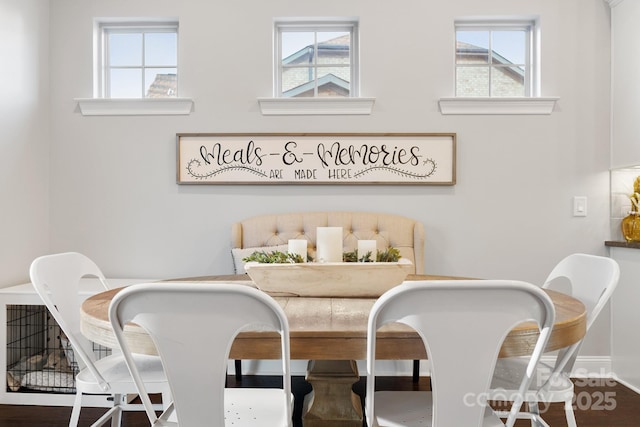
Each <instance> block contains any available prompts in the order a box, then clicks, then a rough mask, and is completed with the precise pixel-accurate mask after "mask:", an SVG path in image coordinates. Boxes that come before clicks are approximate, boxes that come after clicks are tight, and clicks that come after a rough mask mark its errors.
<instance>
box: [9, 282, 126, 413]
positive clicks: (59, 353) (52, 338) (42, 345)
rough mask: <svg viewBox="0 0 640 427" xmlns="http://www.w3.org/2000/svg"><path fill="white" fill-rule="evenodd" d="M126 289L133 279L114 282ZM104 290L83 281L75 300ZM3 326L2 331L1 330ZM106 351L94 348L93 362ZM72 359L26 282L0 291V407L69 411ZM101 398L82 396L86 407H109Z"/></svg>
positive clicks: (46, 311)
mask: <svg viewBox="0 0 640 427" xmlns="http://www.w3.org/2000/svg"><path fill="white" fill-rule="evenodd" d="M114 282H116V283H114V284H113V285H116V286H118V285H120V286H123V285H127V284H130V283H133V280H129V279H119V280H114ZM102 290H104V288H103V287H102V285H101V284H100V282H99V281H98V280H97V279H82V283H81V291H80V293H79V297H81V298H87V297H89V296H91V295H94V294H96V293H97V292H100V291H102ZM3 324H4V326H2V325H3ZM110 351H111V350H110V349H108V348H106V347H101V346H98V345H96V344H94V353H95V355H96V358H101V357H104V356H105V355H107V354H109V353H110ZM77 370H78V366H77V363H76V362H75V355H74V353H73V351H72V349H71V346H70V345H69V343H68V340H67V339H66V337H65V336H64V334H62V331H61V330H60V327H59V326H58V324H57V323H56V322H55V320H54V319H53V317H52V316H51V314H50V313H49V311H48V310H47V309H46V307H45V306H44V305H43V303H42V300H41V299H40V297H39V296H38V294H37V293H36V292H35V289H34V288H33V286H32V285H31V284H30V283H25V284H22V285H16V286H11V287H8V288H2V289H0V378H5V385H4V387H0V404H12V405H49V406H72V405H73V400H74V393H75V384H74V378H75V374H76V373H77ZM108 397H109V396H107V395H105V396H86V397H85V401H86V404H87V405H89V406H96V407H98V406H102V407H108V406H110V405H111V402H109V401H108Z"/></svg>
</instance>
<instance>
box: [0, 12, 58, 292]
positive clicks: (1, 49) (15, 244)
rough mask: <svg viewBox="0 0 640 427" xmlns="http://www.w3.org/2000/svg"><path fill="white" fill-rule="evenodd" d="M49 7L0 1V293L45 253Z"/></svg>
mask: <svg viewBox="0 0 640 427" xmlns="http://www.w3.org/2000/svg"><path fill="white" fill-rule="evenodd" d="M48 38H49V2H48V1H45V0H0V82H1V83H0V200H1V202H0V203H1V204H0V288H1V287H5V286H9V285H15V284H16V283H24V282H27V281H28V278H29V264H30V263H31V261H32V260H33V259H34V258H35V257H37V256H38V255H41V254H42V253H44V252H46V251H47V250H48V248H49V227H48V212H49V81H48V73H49V44H48Z"/></svg>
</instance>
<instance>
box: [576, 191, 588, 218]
mask: <svg viewBox="0 0 640 427" xmlns="http://www.w3.org/2000/svg"><path fill="white" fill-rule="evenodd" d="M573 216H587V197H586V196H574V197H573Z"/></svg>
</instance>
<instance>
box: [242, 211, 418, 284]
mask: <svg viewBox="0 0 640 427" xmlns="http://www.w3.org/2000/svg"><path fill="white" fill-rule="evenodd" d="M317 227H342V231H343V251H344V252H350V251H353V250H355V249H356V248H357V246H358V240H376V241H377V246H378V249H379V250H382V249H384V248H388V247H390V246H391V247H394V248H397V249H398V250H399V251H400V255H401V256H402V257H403V258H405V259H408V260H410V261H411V262H412V263H413V265H414V271H413V272H412V273H415V274H424V227H423V225H422V223H420V222H418V221H416V220H413V219H410V218H406V217H403V216H400V215H393V214H384V213H368V212H301V213H284V214H273V215H260V216H254V217H251V218H247V219H245V220H242V221H240V222H236V223H234V224H233V225H232V226H231V248H232V252H233V254H234V262H235V264H236V268H237V270H238V267H240V265H239V264H238V261H239V260H241V259H242V258H243V257H246V256H248V255H250V254H251V253H252V252H253V251H254V250H265V248H280V249H284V251H286V245H287V243H288V241H289V239H307V240H308V241H309V245H308V249H307V251H308V253H309V254H311V255H312V256H315V251H316V228H317ZM274 250H275V249H274ZM237 272H243V271H242V270H239V271H237Z"/></svg>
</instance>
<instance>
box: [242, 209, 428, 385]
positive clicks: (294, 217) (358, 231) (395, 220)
mask: <svg viewBox="0 0 640 427" xmlns="http://www.w3.org/2000/svg"><path fill="white" fill-rule="evenodd" d="M317 227H342V233H343V251H344V252H350V251H353V250H355V249H356V248H357V245H358V240H376V242H377V246H378V249H379V250H382V249H384V248H388V247H394V248H397V249H398V250H399V251H400V255H401V256H402V257H403V258H405V259H408V260H410V261H411V262H412V263H413V266H414V270H413V271H412V273H415V274H424V245H425V240H424V239H425V237H424V226H423V225H422V223H420V222H418V221H416V220H413V219H411V218H407V217H404V216H401V215H394V214H386V213H370V212H298V213H282V214H271V215H259V216H254V217H251V218H247V219H244V220H242V221H239V222H236V223H234V224H233V225H232V226H231V248H232V249H231V250H232V255H233V259H234V266H235V269H236V273H244V267H243V263H242V258H244V257H247V256H249V255H251V253H253V252H254V251H256V250H268V249H271V250H279V251H282V252H286V250H287V244H288V241H289V239H307V240H308V241H309V244H308V247H307V252H308V253H309V254H310V255H311V256H312V257H314V258H315V251H316V228H317ZM235 366H236V378H238V379H240V378H242V373H241V364H240V361H239V360H236V365H235ZM419 371H420V366H419V361H417V360H416V361H414V364H413V379H414V381H417V380H418V377H419Z"/></svg>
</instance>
